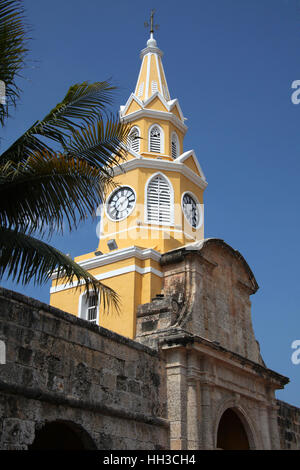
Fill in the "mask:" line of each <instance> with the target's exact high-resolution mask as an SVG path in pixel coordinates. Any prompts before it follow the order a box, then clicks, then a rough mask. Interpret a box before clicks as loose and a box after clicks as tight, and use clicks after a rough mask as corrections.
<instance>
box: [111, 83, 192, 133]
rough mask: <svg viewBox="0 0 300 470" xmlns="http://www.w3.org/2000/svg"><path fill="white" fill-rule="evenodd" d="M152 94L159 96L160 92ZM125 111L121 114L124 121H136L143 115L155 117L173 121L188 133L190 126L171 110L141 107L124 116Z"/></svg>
mask: <svg viewBox="0 0 300 470" xmlns="http://www.w3.org/2000/svg"><path fill="white" fill-rule="evenodd" d="M152 96H158V92H156V93H155V94H154V95H152ZM124 114H125V111H123V112H122V113H121V114H120V116H121V119H122V121H124V122H131V121H135V120H136V119H139V118H143V117H150V118H153V119H163V120H165V121H171V122H172V124H174V126H175V127H177V128H178V129H179V130H180V131H181V132H182V133H183V134H185V133H186V131H187V129H188V127H187V126H186V125H185V124H184V123H183V122H181V121H180V119H179V118H178V117H177V116H175V114H173V113H171V112H169V111H157V110H155V109H145V108H142V109H139V110H138V111H133V112H132V113H129V114H127V115H126V116H124Z"/></svg>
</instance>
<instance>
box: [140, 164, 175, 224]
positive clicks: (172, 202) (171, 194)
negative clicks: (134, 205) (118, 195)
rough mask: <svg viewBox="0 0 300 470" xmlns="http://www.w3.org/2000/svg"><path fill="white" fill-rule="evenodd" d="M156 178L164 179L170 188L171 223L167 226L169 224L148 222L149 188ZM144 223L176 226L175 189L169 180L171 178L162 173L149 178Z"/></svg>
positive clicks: (146, 186)
mask: <svg viewBox="0 0 300 470" xmlns="http://www.w3.org/2000/svg"><path fill="white" fill-rule="evenodd" d="M156 176H161V177H162V178H164V179H165V180H166V181H167V183H168V186H169V188H170V223H169V224H167V223H159V222H151V221H149V220H148V211H147V207H148V186H149V184H150V182H151V180H153V179H154V178H156ZM144 221H145V223H146V224H149V225H151V226H152V225H159V226H160V225H164V226H167V227H169V226H170V225H174V188H173V185H172V183H171V181H170V180H169V178H168V177H167V176H166V175H164V174H163V173H161V171H158V172H157V173H154V174H153V175H151V176H150V178H148V180H147V182H146V184H145V192H144Z"/></svg>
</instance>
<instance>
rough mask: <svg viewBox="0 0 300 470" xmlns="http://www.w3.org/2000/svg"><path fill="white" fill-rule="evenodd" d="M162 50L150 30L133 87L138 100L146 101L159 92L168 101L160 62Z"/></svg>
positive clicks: (166, 87)
mask: <svg viewBox="0 0 300 470" xmlns="http://www.w3.org/2000/svg"><path fill="white" fill-rule="evenodd" d="M162 56H163V52H162V51H161V50H160V49H159V48H158V47H157V42H156V40H155V39H154V37H153V32H152V31H151V32H150V38H149V39H148V41H147V46H146V47H145V49H143V50H142V51H141V53H140V57H141V59H142V64H141V68H140V73H139V76H138V80H137V84H136V87H135V91H134V95H135V96H136V97H137V98H138V99H139V100H140V101H147V100H148V99H149V98H151V96H152V95H154V94H155V93H157V92H159V93H160V94H161V95H162V96H163V97H164V99H165V100H166V101H170V93H169V89H168V84H167V80H166V76H165V72H164V68H163V64H162V60H161V58H162Z"/></svg>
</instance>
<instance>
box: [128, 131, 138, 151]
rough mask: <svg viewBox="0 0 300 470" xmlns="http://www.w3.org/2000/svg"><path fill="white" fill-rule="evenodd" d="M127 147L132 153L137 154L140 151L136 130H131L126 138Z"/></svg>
mask: <svg viewBox="0 0 300 470" xmlns="http://www.w3.org/2000/svg"><path fill="white" fill-rule="evenodd" d="M128 147H129V148H130V149H131V150H133V151H134V152H137V153H139V151H140V139H139V132H138V130H137V129H132V131H131V132H130V134H129V136H128Z"/></svg>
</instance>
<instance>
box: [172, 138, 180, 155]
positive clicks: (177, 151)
mask: <svg viewBox="0 0 300 470" xmlns="http://www.w3.org/2000/svg"><path fill="white" fill-rule="evenodd" d="M173 139H174V140H175V141H176V156H175V157H173V155H172V153H173V152H172V142H173ZM179 155H180V149H179V138H178V135H177V133H176V132H175V131H173V132H172V135H171V157H172V158H173V160H175V159H176V158H178V157H179Z"/></svg>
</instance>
